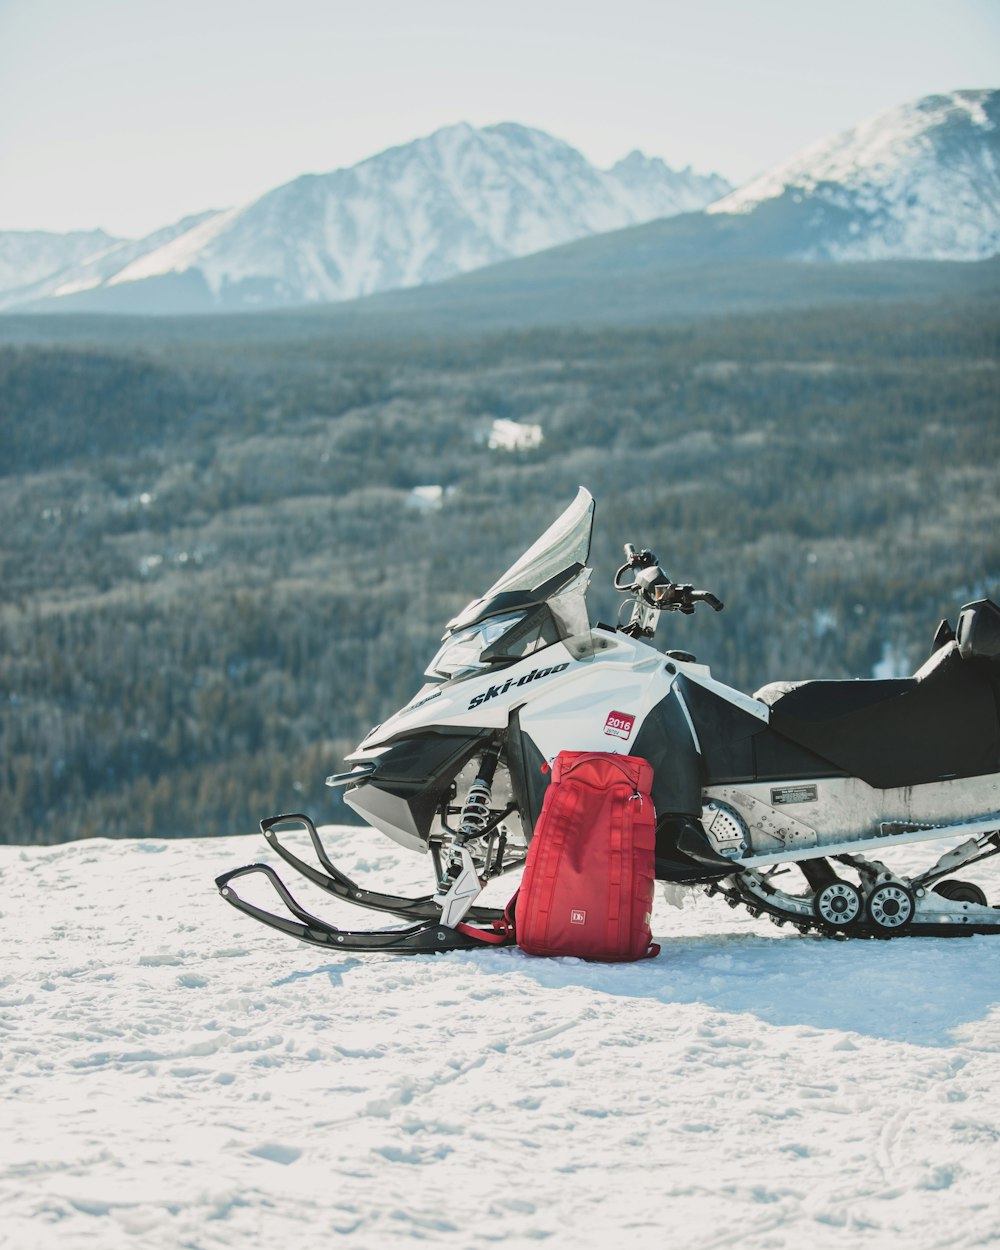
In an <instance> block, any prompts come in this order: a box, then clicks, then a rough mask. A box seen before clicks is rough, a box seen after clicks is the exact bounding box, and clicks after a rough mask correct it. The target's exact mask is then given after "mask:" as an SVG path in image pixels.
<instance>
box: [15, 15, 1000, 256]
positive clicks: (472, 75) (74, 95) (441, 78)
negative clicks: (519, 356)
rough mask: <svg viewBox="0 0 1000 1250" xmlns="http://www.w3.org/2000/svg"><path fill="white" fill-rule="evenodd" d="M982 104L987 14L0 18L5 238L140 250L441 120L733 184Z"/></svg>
mask: <svg viewBox="0 0 1000 1250" xmlns="http://www.w3.org/2000/svg"><path fill="white" fill-rule="evenodd" d="M959 87H1000V0H836V2H833V0H822V2H820V0H752V2H751V0H745V2H744V0H701V3H699V2H698V0H603V2H602V3H592V2H591V0H490V3H481V2H480V0H349V2H342V0H280V3H279V2H277V0H169V3H167V2H164V0H0V229H48V230H70V229H89V228H94V227H97V226H101V227H103V228H104V229H106V230H109V231H111V232H112V233H116V234H126V235H139V234H145V233H147V232H149V231H150V230H153V229H155V228H157V227H158V226H162V225H166V224H168V223H170V222H173V221H176V220H177V219H178V218H180V217H182V216H184V215H185V214H187V213H192V212H197V211H200V210H202V209H205V208H222V207H226V206H228V205H230V204H238V203H241V202H243V201H245V200H248V199H250V198H252V197H254V196H256V195H258V194H260V193H261V192H263V191H266V190H268V189H269V188H271V187H274V186H277V185H279V184H280V183H283V182H287V181H288V180H289V179H291V178H294V177H296V176H297V175H298V174H301V173H320V172H326V171H328V170H331V169H336V168H338V167H339V166H342V165H350V164H353V163H354V162H356V161H358V160H361V159H363V158H364V157H366V156H371V155H373V154H374V153H375V152H379V151H381V150H383V149H384V148H386V147H390V146H392V145H393V144H397V143H405V142H407V141H408V140H410V139H412V138H415V137H416V136H418V135H422V134H429V133H430V132H431V131H433V130H435V129H437V128H438V127H440V126H445V125H449V124H451V123H453V122H457V121H469V122H472V123H473V124H474V125H489V124H491V123H493V122H499V121H518V122H522V123H525V124H527V125H532V126H537V127H540V128H541V129H543V130H547V131H549V132H550V133H552V134H554V135H557V136H559V137H560V138H562V139H565V140H567V141H568V142H570V143H572V144H573V145H574V146H575V147H577V148H579V149H580V150H581V151H582V152H583V153H584V155H585V156H587V157H588V158H589V159H590V160H592V161H594V162H595V163H597V164H599V165H604V166H606V165H610V164H612V163H613V162H614V161H615V160H617V159H619V158H620V157H622V156H624V155H625V154H626V153H628V152H629V151H631V150H632V149H633V148H641V149H642V150H643V151H645V152H646V153H648V154H649V155H656V156H662V157H663V158H664V159H665V160H666V161H667V162H668V164H670V165H673V166H675V167H680V166H684V165H687V164H691V165H693V166H694V167H695V168H696V169H698V170H700V171H703V172H707V171H709V170H717V171H718V172H720V173H723V174H725V175H726V176H727V177H729V178H730V179H732V180H733V181H734V182H740V181H744V180H746V179H747V178H749V177H750V176H752V175H753V174H755V173H758V172H760V171H761V170H762V169H764V168H766V167H767V166H768V165H770V164H772V163H774V162H775V161H777V160H781V159H783V158H784V157H786V156H790V155H792V154H793V153H794V152H795V151H796V150H798V149H799V148H801V147H803V146H804V145H805V144H808V143H811V142H813V141H815V140H817V139H821V138H823V137H825V136H826V135H828V134H832V133H835V132H836V131H839V130H843V129H846V128H847V127H849V126H852V125H854V124H856V123H857V122H859V121H862V120H863V119H864V118H866V117H868V116H870V115H871V114H873V113H876V112H878V111H880V110H881V109H884V108H888V107H891V106H892V105H894V104H899V103H902V102H904V101H906V100H910V99H916V98H918V97H919V96H922V95H928V94H931V93H933V92H938V91H950V90H954V89H955V88H959Z"/></svg>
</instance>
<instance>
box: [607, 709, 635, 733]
mask: <svg viewBox="0 0 1000 1250" xmlns="http://www.w3.org/2000/svg"><path fill="white" fill-rule="evenodd" d="M634 725H635V717H634V716H630V715H629V714H628V712H611V713H610V714H609V715H608V719H607V720H606V721H605V722H604V732H605V733H606V734H610V735H611V737H612V738H630V737H631V736H632V728H633V726H634Z"/></svg>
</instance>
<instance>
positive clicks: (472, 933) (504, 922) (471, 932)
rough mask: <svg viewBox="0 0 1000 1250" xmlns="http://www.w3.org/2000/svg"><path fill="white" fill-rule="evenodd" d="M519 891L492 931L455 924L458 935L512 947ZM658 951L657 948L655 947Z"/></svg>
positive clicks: (515, 892)
mask: <svg viewBox="0 0 1000 1250" xmlns="http://www.w3.org/2000/svg"><path fill="white" fill-rule="evenodd" d="M519 893H520V891H519V890H515V891H514V893H513V895H512V896H511V900H510V902H509V903H508V904H507V906H506V907H505V908H504V911H503V916H502V917H501V918H500V919H499V920H494V921H493V928H492V929H477V928H476V927H475V925H471V924H457V925H456V926H455V928H456V929H457V930H458V932H459V933H464V934H465V936H466V937H470V938H475V939H476V940H477V941H479V942H486V943H488V944H489V945H490V946H513V945H514V943H515V942H516V941H517V934H516V933H515V931H514V904H515V902H516V901H517V896H518V894H519ZM657 950H659V947H657Z"/></svg>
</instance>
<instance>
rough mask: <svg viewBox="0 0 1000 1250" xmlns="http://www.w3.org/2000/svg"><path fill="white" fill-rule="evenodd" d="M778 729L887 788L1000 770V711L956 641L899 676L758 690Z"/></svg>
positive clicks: (779, 684)
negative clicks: (908, 673) (912, 671)
mask: <svg viewBox="0 0 1000 1250" xmlns="http://www.w3.org/2000/svg"><path fill="white" fill-rule="evenodd" d="M756 697H757V698H759V699H761V701H762V702H764V703H767V704H768V705H769V706H770V708H771V718H770V725H771V728H772V729H773V730H774V731H776V732H777V733H778V734H780V735H782V736H783V737H785V738H789V739H791V741H793V742H796V743H798V744H799V745H800V746H804V747H806V748H807V749H808V750H810V751H812V752H814V753H815V754H816V755H819V756H821V757H822V758H824V759H827V760H829V761H830V762H831V763H833V764H835V765H836V766H837V767H838V768H840V769H843V770H844V771H845V772H847V773H850V774H852V775H853V776H856V777H860V778H861V779H862V780H863V781H866V782H867V783H868V784H869V785H871V786H875V787H877V788H879V789H890V788H892V787H896V786H909V785H920V784H923V783H925V782H931V781H943V780H947V779H950V778H953V777H975V776H980V775H982V774H986V773H992V772H996V771H998V770H1000V715H998V710H997V702H996V699H995V698H994V694H993V689H992V685H991V683H990V681H989V680H984V674H983V673H982V671H981V670H980V668H979V666H978V665H973V664H968V663H966V661H965V660H964V659H963V658H962V653H961V651H960V644H959V643H958V642H951V643H948V644H947V645H946V646H944V647H942V648H940V649H939V650H938V651H936V652H935V653H934V655H932V656H931V658H930V659H929V660H928V661H927V663H926V664H924V666H923V667H922V668H921V669H920V670H919V671H918V672H917V673H916V674H915V675H914V676H913V677H908V678H902V679H899V680H870V681H804V682H775V683H772V685H770V686H765V687H764V688H763V689H761V690H759V691H758V692H757V695H756Z"/></svg>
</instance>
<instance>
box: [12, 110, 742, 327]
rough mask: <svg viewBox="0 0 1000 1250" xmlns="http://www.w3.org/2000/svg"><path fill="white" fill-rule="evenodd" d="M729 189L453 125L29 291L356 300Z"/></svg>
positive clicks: (263, 301)
mask: <svg viewBox="0 0 1000 1250" xmlns="http://www.w3.org/2000/svg"><path fill="white" fill-rule="evenodd" d="M728 189H729V184H728V183H726V182H725V180H724V179H722V178H720V177H719V176H718V175H709V176H707V177H703V176H701V175H699V174H696V173H694V172H693V171H691V170H690V169H688V170H685V171H683V172H681V173H676V172H674V171H672V170H670V169H669V168H668V167H667V166H666V165H665V164H664V163H663V162H662V161H660V160H651V159H648V158H646V157H643V156H642V155H641V154H639V153H633V154H632V156H630V157H628V158H626V160H625V161H623V162H619V164H618V165H616V166H615V167H614V168H613V169H610V170H599V169H596V168H595V167H594V166H592V165H591V164H590V163H589V162H588V161H587V160H586V158H585V157H584V156H583V155H582V154H581V153H580V152H578V151H577V150H576V149H575V148H573V147H571V146H570V145H569V144H567V143H564V142H563V141H562V140H560V139H557V138H554V137H553V136H552V135H549V134H546V133H545V132H544V131H541V130H535V129H532V128H530V127H528V126H522V125H519V124H517V123H514V122H503V123H500V124H498V125H495V126H487V127H484V128H481V129H480V128H476V127H474V126H471V125H470V124H469V123H468V122H459V123H457V124H456V125H453V126H447V127H444V128H443V129H441V130H437V131H435V132H434V133H433V134H430V135H427V136H425V137H423V138H420V139H416V140H414V141H413V142H412V143H406V144H402V145H399V146H397V147H393V148H390V149H388V150H387V151H385V152H381V153H379V154H378V155H376V156H371V157H369V158H368V159H366V160H364V161H361V162H360V163H359V164H357V165H354V166H351V167H350V168H345V169H338V170H334V171H333V172H332V173H327V174H308V175H304V176H302V177H300V178H297V179H295V180H294V181H292V182H289V183H287V184H285V185H283V186H280V187H277V188H275V189H274V190H273V191H270V192H268V193H266V194H265V195H263V196H261V197H260V198H259V199H256V200H254V201H252V202H251V203H249V204H245V205H242V206H240V207H238V208H233V209H229V210H226V211H225V212H221V213H214V214H206V215H205V216H204V217H202V218H199V219H198V220H197V221H194V222H192V223H189V227H188V228H171V229H170V230H169V231H168V233H167V235H166V236H165V237H162V238H159V239H157V238H153V237H151V238H150V239H149V240H146V241H144V243H145V244H146V245H145V246H138V247H134V248H132V249H129V251H128V254H127V255H125V254H122V255H121V263H120V264H118V265H117V266H114V267H113V268H112V270H111V271H110V272H109V271H108V269H107V267H106V266H102V267H101V268H100V270H99V271H98V270H96V269H95V268H94V267H90V268H89V269H88V270H87V271H86V272H85V273H83V274H77V273H73V272H68V273H66V272H64V273H62V274H60V279H59V281H58V282H57V283H53V282H44V281H43V282H42V283H41V284H39V285H36V287H35V289H34V290H33V292H32V295H33V296H34V298H39V297H46V296H58V295H60V294H69V293H73V292H76V293H79V292H81V291H84V290H91V291H94V290H96V288H97V287H103V288H105V291H106V292H107V293H110V292H116V293H118V295H119V296H120V295H123V294H124V295H127V296H128V297H130V298H132V297H137V303H138V304H139V305H140V306H141V302H142V294H141V293H140V288H141V286H142V284H144V283H148V282H149V281H150V280H157V281H158V282H159V283H160V284H161V285H160V289H161V290H162V282H163V280H164V279H174V280H176V279H179V278H183V279H185V281H186V282H187V283H188V291H189V293H190V295H191V296H193V297H197V298H198V299H200V301H201V304H200V306H201V307H205V306H209V307H211V306H215V307H221V308H241V307H255V306H275V305H282V304H299V303H313V302H319V301H328V300H343V299H351V298H353V297H355V296H358V295H365V294H368V293H370V292H373V291H379V290H385V289H388V288H393V287H408V286H416V285H420V284H422V283H425V282H432V281H436V280H439V279H442V278H447V277H450V276H452V275H453V274H457V273H462V272H465V271H467V270H470V269H475V268H478V267H480V266H483V265H488V264H492V263H494V262H496V261H499V260H505V259H507V258H510V257H514V256H524V255H527V254H529V253H531V252H536V251H540V250H542V249H545V248H549V247H553V246H556V245H557V244H560V243H566V242H569V241H570V240H572V239H578V238H582V237H585V236H586V235H590V234H595V233H598V232H601V231H607V230H613V229H616V228H619V227H622V226H628V225H633V224H636V223H639V222H644V221H649V220H651V219H652V218H654V217H662V216H668V215H670V214H672V213H678V212H684V211H687V210H689V209H692V208H701V207H703V206H704V205H705V204H708V203H710V202H711V201H712V200H713V199H716V198H718V196H719V195H720V194H723V193H724V192H725V191H727V190H728ZM192 279H193V280H194V281H193V284H192V281H191V280H192ZM151 290H152V288H150V291H151Z"/></svg>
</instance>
